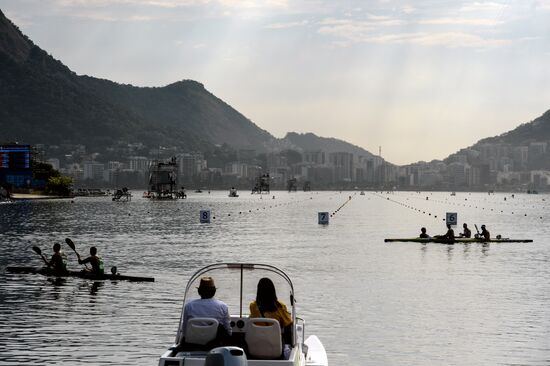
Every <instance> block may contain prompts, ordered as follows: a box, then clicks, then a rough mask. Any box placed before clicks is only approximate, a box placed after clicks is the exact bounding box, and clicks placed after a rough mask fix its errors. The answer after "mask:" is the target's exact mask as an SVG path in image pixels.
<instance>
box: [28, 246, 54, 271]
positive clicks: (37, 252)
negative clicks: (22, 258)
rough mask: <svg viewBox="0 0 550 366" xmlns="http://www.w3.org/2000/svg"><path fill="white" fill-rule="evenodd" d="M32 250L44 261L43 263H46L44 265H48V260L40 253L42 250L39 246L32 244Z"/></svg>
mask: <svg viewBox="0 0 550 366" xmlns="http://www.w3.org/2000/svg"><path fill="white" fill-rule="evenodd" d="M32 250H33V251H34V252H35V253H36V254H38V255H39V256H40V257H41V258H42V260H43V261H44V263H46V265H47V266H48V267H49V266H50V264H49V263H48V261H47V260H46V258H45V257H44V256H43V255H42V250H40V248H39V247H37V246H33V247H32Z"/></svg>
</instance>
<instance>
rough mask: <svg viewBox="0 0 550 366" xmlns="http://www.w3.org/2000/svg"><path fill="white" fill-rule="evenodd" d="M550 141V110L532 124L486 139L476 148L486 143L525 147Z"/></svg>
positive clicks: (528, 123) (524, 124) (522, 125)
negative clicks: (532, 143)
mask: <svg viewBox="0 0 550 366" xmlns="http://www.w3.org/2000/svg"><path fill="white" fill-rule="evenodd" d="M540 141H550V110H548V111H546V112H545V113H544V114H543V115H542V116H540V117H537V118H536V119H534V120H533V121H531V122H527V123H523V124H521V125H519V126H518V127H516V128H515V129H513V130H510V131H508V132H505V133H503V134H501V135H498V136H494V137H488V138H484V139H482V140H480V141H478V142H477V143H476V144H475V145H474V146H476V145H478V144H484V143H493V144H495V143H507V144H512V145H525V144H529V143H531V142H540Z"/></svg>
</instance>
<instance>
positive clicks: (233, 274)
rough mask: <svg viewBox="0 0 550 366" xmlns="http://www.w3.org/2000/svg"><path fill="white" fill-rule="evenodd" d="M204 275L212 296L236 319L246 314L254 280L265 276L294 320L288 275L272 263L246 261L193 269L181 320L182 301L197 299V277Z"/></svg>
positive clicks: (256, 283)
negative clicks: (212, 288) (213, 292)
mask: <svg viewBox="0 0 550 366" xmlns="http://www.w3.org/2000/svg"><path fill="white" fill-rule="evenodd" d="M204 276H209V277H212V278H213V279H214V282H215V285H216V295H215V298H217V299H218V300H221V301H223V302H225V303H226V304H227V306H228V307H229V313H230V314H231V316H232V317H240V318H246V317H248V316H249V315H250V310H249V305H250V303H251V302H252V301H254V300H256V291H257V286H258V281H259V280H260V279H261V278H264V277H267V278H269V279H270V280H271V281H272V282H273V284H274V285H275V290H276V292H277V298H278V300H279V301H281V302H282V303H284V304H285V305H286V306H287V309H288V311H289V312H290V313H291V316H292V319H293V320H294V321H295V320H296V318H295V317H296V315H295V310H294V288H293V285H292V282H291V280H290V278H289V277H288V276H287V275H286V274H285V273H284V272H283V271H281V270H280V269H278V268H276V267H274V266H270V265H265V264H248V263H247V264H244V263H220V264H214V265H210V266H207V267H204V268H202V269H201V270H199V271H197V272H196V273H195V274H194V275H193V276H192V277H191V279H190V280H189V282H188V284H187V287H186V289H185V295H184V307H183V309H182V313H181V319H183V315H184V313H183V312H184V308H185V304H186V303H188V302H189V301H192V300H194V299H198V298H200V296H199V294H198V291H197V288H198V287H199V283H200V279H201V278H202V277H204ZM181 319H180V330H181ZM178 333H179V331H178Z"/></svg>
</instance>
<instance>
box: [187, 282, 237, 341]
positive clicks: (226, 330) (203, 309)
mask: <svg viewBox="0 0 550 366" xmlns="http://www.w3.org/2000/svg"><path fill="white" fill-rule="evenodd" d="M197 290H198V292H199V295H200V297H201V298H200V299H195V300H191V301H189V302H188V303H187V304H185V308H184V310H183V314H184V315H183V324H182V332H183V334H185V327H186V325H187V321H188V320H189V319H192V318H214V319H216V320H217V321H218V322H219V324H220V326H219V328H218V337H217V338H218V339H223V338H225V337H227V336H230V335H231V333H232V329H231V325H230V324H229V322H230V318H229V308H228V307H227V304H226V303H224V302H223V301H220V300H218V299H214V295H215V294H216V285H215V284H214V279H213V278H212V277H202V278H201V281H200V284H199V287H197Z"/></svg>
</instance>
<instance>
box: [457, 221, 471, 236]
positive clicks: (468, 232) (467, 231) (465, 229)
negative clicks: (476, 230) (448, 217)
mask: <svg viewBox="0 0 550 366" xmlns="http://www.w3.org/2000/svg"><path fill="white" fill-rule="evenodd" d="M462 228H463V229H464V232H463V233H460V236H461V237H462V238H471V237H472V231H471V230H470V229H469V228H468V224H466V223H464V224H463V225H462Z"/></svg>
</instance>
